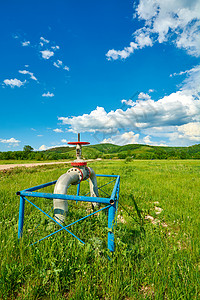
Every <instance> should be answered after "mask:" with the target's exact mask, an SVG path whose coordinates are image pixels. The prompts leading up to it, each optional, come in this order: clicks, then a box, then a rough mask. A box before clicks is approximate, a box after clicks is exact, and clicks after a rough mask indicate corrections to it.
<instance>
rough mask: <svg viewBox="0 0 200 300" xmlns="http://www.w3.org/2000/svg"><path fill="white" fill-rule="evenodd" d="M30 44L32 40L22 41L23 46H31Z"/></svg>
mask: <svg viewBox="0 0 200 300" xmlns="http://www.w3.org/2000/svg"><path fill="white" fill-rule="evenodd" d="M29 45H30V41H25V42H22V46H23V47H26V46H29Z"/></svg>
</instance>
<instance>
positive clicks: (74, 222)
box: [29, 205, 111, 246]
mask: <svg viewBox="0 0 200 300" xmlns="http://www.w3.org/2000/svg"><path fill="white" fill-rule="evenodd" d="M110 206H111V205H108V206H105V207H103V208H101V209H99V210H97V211H95V212H93V213H91V214H89V215H87V216H85V217H83V218H81V219H79V220H76V221H75V222H73V223H71V224H68V225H66V226H64V228H67V227H69V226H71V225H74V224H75V223H78V222H79V221H82V220H84V219H86V218H89V217H90V216H92V215H94V214H96V213H98V212H100V211H102V210H104V209H106V208H109V207H110ZM64 228H60V229H58V230H56V231H54V232H52V233H50V234H49V235H47V236H45V237H43V238H42V239H40V240H38V241H37V242H34V243H32V244H30V245H29V246H33V245H35V244H37V243H38V242H41V241H43V240H44V239H46V238H48V237H50V236H52V235H54V234H56V233H58V232H59V231H61V230H63V229H64Z"/></svg>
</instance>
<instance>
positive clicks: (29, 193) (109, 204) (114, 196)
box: [17, 175, 120, 252]
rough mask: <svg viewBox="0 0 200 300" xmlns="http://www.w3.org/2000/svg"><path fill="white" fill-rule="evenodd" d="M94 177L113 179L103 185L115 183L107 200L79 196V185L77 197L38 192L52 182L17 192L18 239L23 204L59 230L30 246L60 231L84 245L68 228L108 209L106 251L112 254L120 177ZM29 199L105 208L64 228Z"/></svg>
mask: <svg viewBox="0 0 200 300" xmlns="http://www.w3.org/2000/svg"><path fill="white" fill-rule="evenodd" d="M96 177H110V178H114V179H113V180H112V181H110V182H108V183H106V184H104V185H103V186H105V185H108V184H110V183H111V182H113V181H115V185H114V188H113V190H112V193H111V195H108V197H107V198H102V197H88V196H87V195H85V196H79V191H80V183H79V184H78V185H77V195H65V194H54V193H41V192H38V190H40V189H42V188H45V187H48V186H51V185H54V184H56V182H57V180H56V181H52V182H48V183H45V184H41V185H38V186H35V187H31V188H28V189H25V190H23V191H19V192H17V195H19V196H20V206H19V223H18V238H19V239H20V238H21V237H22V233H23V224H24V209H25V202H27V203H30V204H31V205H33V206H34V207H35V208H36V209H38V210H39V211H40V212H42V213H43V214H44V215H46V216H47V217H48V218H50V219H51V220H52V221H53V222H55V223H56V224H57V225H58V226H59V227H60V229H58V230H57V231H55V232H53V233H51V234H49V235H47V236H45V237H43V238H41V239H40V240H38V241H36V242H34V243H32V244H31V245H34V244H36V243H38V242H40V241H42V240H44V239H46V238H48V237H50V236H52V235H54V234H56V233H57V232H60V231H61V230H65V231H67V232H68V233H69V234H71V235H72V236H73V237H75V238H76V239H77V240H79V241H80V242H81V243H83V244H85V242H84V241H82V240H81V239H80V238H79V237H77V236H76V235H75V234H73V233H72V232H71V231H70V230H69V229H68V228H69V227H70V226H72V225H73V224H75V223H78V222H80V221H82V220H84V219H86V218H88V217H90V216H92V215H94V214H96V213H98V212H100V211H103V210H105V209H108V228H109V232H108V249H109V250H110V251H111V252H114V249H115V246H114V232H113V228H114V225H115V215H116V211H117V207H118V200H119V188H120V176H118V175H96ZM103 186H100V187H98V189H99V190H101V188H102V187H103ZM29 197H36V198H46V199H50V200H52V201H53V200H54V201H55V199H60V200H65V201H67V200H74V201H77V202H78V201H83V202H91V203H97V204H104V205H105V206H104V207H103V208H101V209H98V210H96V211H94V212H93V213H91V214H89V215H87V216H84V217H82V218H81V219H78V220H76V221H75V222H73V223H71V224H68V225H66V226H64V225H63V224H62V222H59V220H57V219H56V218H53V217H51V216H50V215H49V214H48V213H46V212H45V211H43V210H42V209H41V208H40V207H39V206H37V205H35V204H34V203H33V202H31V201H30V200H29V199H28V198H29Z"/></svg>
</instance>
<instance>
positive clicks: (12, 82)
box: [3, 78, 26, 88]
mask: <svg viewBox="0 0 200 300" xmlns="http://www.w3.org/2000/svg"><path fill="white" fill-rule="evenodd" d="M3 82H4V83H5V85H9V86H10V87H11V88H14V87H15V86H17V87H20V86H22V85H24V84H25V83H26V80H24V81H21V80H19V79H16V78H15V79H5V80H4V81H3Z"/></svg>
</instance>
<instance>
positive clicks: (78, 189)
mask: <svg viewBox="0 0 200 300" xmlns="http://www.w3.org/2000/svg"><path fill="white" fill-rule="evenodd" d="M79 193H80V182H79V183H78V185H77V193H76V195H77V196H79ZM77 203H78V201H76V204H77Z"/></svg>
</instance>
